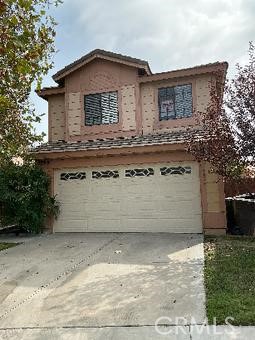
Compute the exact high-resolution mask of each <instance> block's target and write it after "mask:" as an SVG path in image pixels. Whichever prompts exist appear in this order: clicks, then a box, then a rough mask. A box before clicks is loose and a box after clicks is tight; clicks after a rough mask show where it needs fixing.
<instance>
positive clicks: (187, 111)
mask: <svg viewBox="0 0 255 340" xmlns="http://www.w3.org/2000/svg"><path fill="white" fill-rule="evenodd" d="M158 105H159V120H169V119H178V118H188V117H190V116H192V86H191V84H187V85H178V86H173V87H162V88H159V89H158Z"/></svg>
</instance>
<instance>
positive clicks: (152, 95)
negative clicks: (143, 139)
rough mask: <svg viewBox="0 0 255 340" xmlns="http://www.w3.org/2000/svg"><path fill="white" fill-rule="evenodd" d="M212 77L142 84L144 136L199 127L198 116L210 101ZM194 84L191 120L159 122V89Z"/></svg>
mask: <svg viewBox="0 0 255 340" xmlns="http://www.w3.org/2000/svg"><path fill="white" fill-rule="evenodd" d="M211 80H212V77H211V75H200V76H196V77H189V78H180V79H178V78H176V79H172V80H164V81H155V82H149V83H143V84H141V109H142V113H141V114H142V130H143V133H144V134H147V133H153V132H167V131H173V130H180V129H185V128H187V127H192V126H195V125H197V120H196V116H197V114H198V112H201V111H202V112H203V111H204V110H205V109H206V107H207V105H208V103H209V99H210V85H209V82H210V81H211ZM183 84H192V98H193V111H194V113H193V115H192V117H190V118H182V119H174V120H168V121H159V108H158V89H159V88H161V87H171V86H176V85H183Z"/></svg>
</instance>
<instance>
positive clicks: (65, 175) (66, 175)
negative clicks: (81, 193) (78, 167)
mask: <svg viewBox="0 0 255 340" xmlns="http://www.w3.org/2000/svg"><path fill="white" fill-rule="evenodd" d="M85 178H86V172H62V173H61V174H60V179H61V180H62V181H68V180H72V179H85Z"/></svg>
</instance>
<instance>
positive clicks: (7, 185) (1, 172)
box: [0, 163, 59, 233]
mask: <svg viewBox="0 0 255 340" xmlns="http://www.w3.org/2000/svg"><path fill="white" fill-rule="evenodd" d="M49 186H50V179H49V177H48V176H47V175H46V173H45V172H44V171H43V169H42V168H41V167H39V166H38V165H36V164H32V163H26V164H24V165H22V166H19V165H16V164H14V163H10V164H6V165H2V166H1V168H0V198H1V199H0V207H1V214H0V225H1V226H5V227H6V226H8V227H9V226H12V225H14V226H16V227H19V228H20V229H21V230H25V231H27V232H30V233H39V232H41V231H42V229H43V226H44V224H45V221H46V219H47V218H49V217H55V218H56V217H57V216H58V212H59V206H58V203H57V201H56V199H55V197H51V196H50V194H49Z"/></svg>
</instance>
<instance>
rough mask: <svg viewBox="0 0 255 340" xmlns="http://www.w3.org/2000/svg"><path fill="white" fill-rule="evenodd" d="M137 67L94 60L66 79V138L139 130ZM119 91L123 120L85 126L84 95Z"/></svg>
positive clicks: (120, 117)
mask: <svg viewBox="0 0 255 340" xmlns="http://www.w3.org/2000/svg"><path fill="white" fill-rule="evenodd" d="M137 80H138V73H137V69H135V68H132V67H129V66H126V65H120V64H118V63H113V62H110V61H106V60H94V61H92V62H91V63H89V64H87V65H85V66H84V67H82V68H80V69H79V70H77V71H75V72H73V73H71V74H70V75H68V76H67V77H66V80H65V89H66V93H65V97H66V103H65V107H66V121H67V126H66V140H69V141H75V140H84V139H95V138H107V137H119V136H130V135H135V134H137V133H138V124H137V121H138V120H139V117H138V114H139V111H140V110H139V85H138V81H137ZM108 91H117V92H118V109H119V122H118V123H116V124H110V125H95V126H85V112H84V96H85V95H86V94H93V93H102V92H108Z"/></svg>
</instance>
